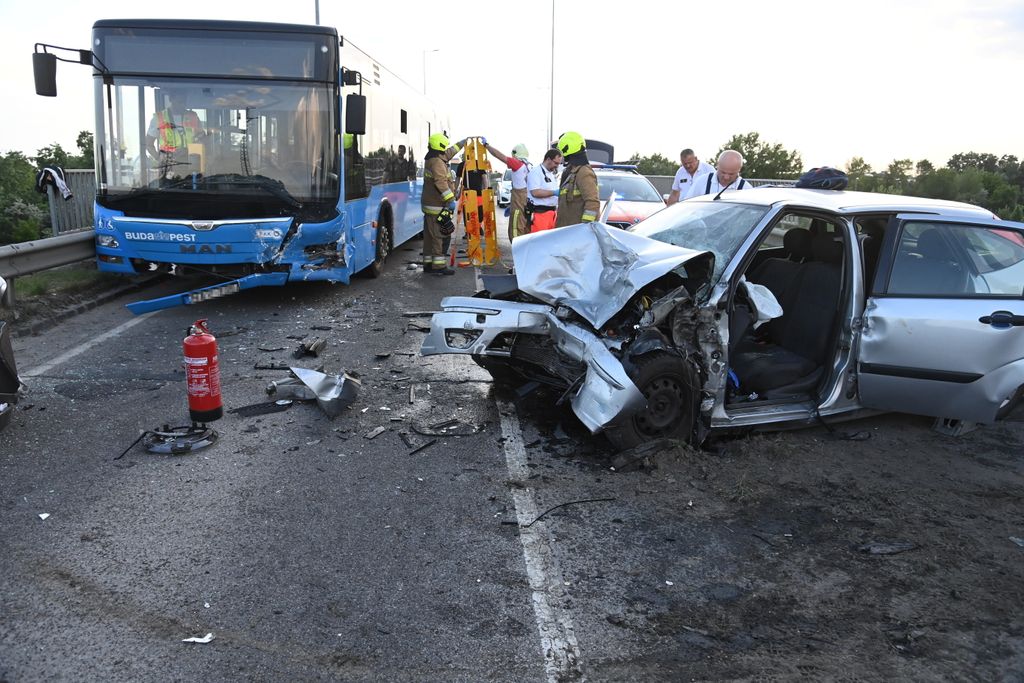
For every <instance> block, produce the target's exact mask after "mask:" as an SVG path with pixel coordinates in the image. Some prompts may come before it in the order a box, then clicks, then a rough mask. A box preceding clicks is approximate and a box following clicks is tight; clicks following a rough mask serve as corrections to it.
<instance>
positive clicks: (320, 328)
mask: <svg viewBox="0 0 1024 683" xmlns="http://www.w3.org/2000/svg"><path fill="white" fill-rule="evenodd" d="M309 329H311V330H317V331H318V332H330V331H331V330H333V329H334V328H333V327H331V326H330V325H313V326H312V327H310V328H309Z"/></svg>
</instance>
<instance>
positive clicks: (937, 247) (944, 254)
mask: <svg viewBox="0 0 1024 683" xmlns="http://www.w3.org/2000/svg"><path fill="white" fill-rule="evenodd" d="M917 251H918V253H920V254H921V256H924V257H925V258H927V259H933V260H936V261H949V260H952V258H953V254H952V253H951V252H950V251H949V245H948V244H946V241H945V240H944V239H942V235H941V234H939V231H938V230H936V229H935V228H931V229H929V230H925V231H924V232H922V233H921V234H920V235H919V236H918V238H917Z"/></svg>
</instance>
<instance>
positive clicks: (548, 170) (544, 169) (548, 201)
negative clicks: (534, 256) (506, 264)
mask: <svg viewBox="0 0 1024 683" xmlns="http://www.w3.org/2000/svg"><path fill="white" fill-rule="evenodd" d="M561 163H562V153H561V152H559V151H558V150H557V149H549V150H548V151H547V152H545V154H544V161H542V162H541V163H540V165H539V166H534V167H533V168H532V169H530V174H529V175H528V176H526V192H527V195H528V199H527V202H528V204H527V206H528V210H529V211H530V215H532V217H533V218H532V226H531V228H530V232H540V231H541V230H550V229H551V228H553V227H555V218H556V217H557V215H558V214H557V210H558V167H559V165H560V164H561Z"/></svg>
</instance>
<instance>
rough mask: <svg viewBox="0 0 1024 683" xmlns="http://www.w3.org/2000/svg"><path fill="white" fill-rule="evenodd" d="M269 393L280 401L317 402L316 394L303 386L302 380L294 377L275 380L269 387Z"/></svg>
mask: <svg viewBox="0 0 1024 683" xmlns="http://www.w3.org/2000/svg"><path fill="white" fill-rule="evenodd" d="M290 369H291V368H289V370H290ZM267 393H268V394H270V395H271V396H277V397H279V398H280V399H295V400H296V401H314V400H316V393H315V392H314V391H313V390H312V389H310V388H309V387H307V386H306V385H305V384H303V383H302V380H300V379H299V378H298V377H294V376H293V377H289V378H288V379H277V380H274V381H273V382H271V383H270V384H268V385H267Z"/></svg>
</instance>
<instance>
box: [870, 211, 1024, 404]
mask: <svg viewBox="0 0 1024 683" xmlns="http://www.w3.org/2000/svg"><path fill="white" fill-rule="evenodd" d="M858 385H859V394H860V401H861V404H862V405H863V406H865V407H868V408H878V409H882V410H893V411H899V412H905V413H914V414H918V415H930V416H935V417H943V418H950V419H959V420H966V421H972V422H991V421H992V420H994V419H996V418H997V417H1000V416H1001V414H1002V413H1003V412H1005V411H1006V410H1008V409H1009V408H1010V407H1011V405H1010V403H1011V402H1012V400H1013V399H1014V398H1015V397H1019V395H1020V392H1021V391H1022V387H1024V224H1020V223H1009V222H1006V221H998V220H986V219H975V218H953V217H938V216H926V215H919V214H918V215H912V214H908V215H899V216H897V217H896V218H895V219H893V220H892V221H891V222H890V224H889V226H888V227H887V229H886V231H885V238H884V243H883V248H882V254H881V257H880V260H879V265H878V269H877V272H876V274H875V279H874V283H873V284H872V287H871V290H870V293H869V296H868V300H867V305H866V307H865V312H864V318H863V321H862V329H861V339H860V350H859V364H858Z"/></svg>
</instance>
